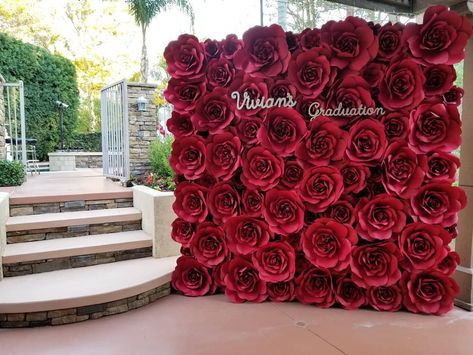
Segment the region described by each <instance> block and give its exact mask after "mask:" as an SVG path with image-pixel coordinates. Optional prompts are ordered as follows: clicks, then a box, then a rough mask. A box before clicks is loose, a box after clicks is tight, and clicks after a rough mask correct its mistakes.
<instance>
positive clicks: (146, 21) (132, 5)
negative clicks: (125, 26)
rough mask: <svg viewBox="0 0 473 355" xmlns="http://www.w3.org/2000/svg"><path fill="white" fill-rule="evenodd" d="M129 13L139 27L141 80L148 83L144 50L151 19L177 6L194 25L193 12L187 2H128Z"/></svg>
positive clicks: (146, 58)
mask: <svg viewBox="0 0 473 355" xmlns="http://www.w3.org/2000/svg"><path fill="white" fill-rule="evenodd" d="M128 3H129V9H130V13H131V14H132V15H133V17H134V18H135V21H136V23H137V24H138V26H140V27H141V34H142V43H143V44H142V47H141V63H140V67H141V68H140V72H141V80H142V81H143V82H145V83H147V82H148V72H149V61H148V53H147V49H146V31H147V30H148V27H149V25H150V24H151V21H152V20H153V18H154V17H155V16H156V15H157V14H159V13H160V12H162V11H165V10H166V9H167V8H169V7H170V6H177V7H178V8H180V9H181V10H182V11H184V12H185V13H187V14H188V15H190V17H191V21H192V23H194V11H193V10H192V6H191V4H190V1H189V0H129V2H128Z"/></svg>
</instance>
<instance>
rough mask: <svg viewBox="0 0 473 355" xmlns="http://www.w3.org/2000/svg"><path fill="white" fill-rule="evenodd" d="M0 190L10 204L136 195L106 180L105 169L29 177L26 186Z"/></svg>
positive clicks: (1, 188) (24, 184)
mask: <svg viewBox="0 0 473 355" xmlns="http://www.w3.org/2000/svg"><path fill="white" fill-rule="evenodd" d="M0 191H3V192H9V193H10V204H20V203H21V204H28V203H35V202H42V203H45V202H57V201H68V200H69V201H73V200H75V199H77V197H78V196H79V195H88V198H89V199H95V198H97V199H107V198H108V196H114V198H117V194H118V195H119V197H122V198H126V197H131V196H132V191H131V189H130V188H126V187H123V186H121V185H120V184H119V183H116V182H113V181H111V180H109V179H106V178H105V177H103V176H102V169H83V170H77V171H66V172H49V173H41V175H33V176H31V175H28V177H27V180H26V182H25V183H23V185H21V186H16V187H0ZM122 195H123V196H122Z"/></svg>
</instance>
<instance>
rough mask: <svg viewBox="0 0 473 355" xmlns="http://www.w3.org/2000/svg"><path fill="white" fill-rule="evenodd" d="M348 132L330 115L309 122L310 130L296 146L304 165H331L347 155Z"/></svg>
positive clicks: (298, 157)
mask: <svg viewBox="0 0 473 355" xmlns="http://www.w3.org/2000/svg"><path fill="white" fill-rule="evenodd" d="M347 136H348V134H347V133H346V132H345V131H342V130H341V129H340V128H339V127H338V125H337V124H336V123H334V122H333V120H331V119H330V118H328V117H318V118H317V119H316V120H313V121H311V122H310V124H309V132H307V134H306V135H305V136H304V138H303V140H302V141H301V143H299V145H298V146H297V147H296V157H297V159H298V160H299V161H300V162H301V164H302V166H304V167H305V168H309V167H312V166H314V165H315V166H320V165H330V162H331V161H338V160H341V159H342V158H343V156H344V155H345V149H346V145H347Z"/></svg>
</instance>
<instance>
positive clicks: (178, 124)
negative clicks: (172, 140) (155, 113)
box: [166, 111, 195, 138]
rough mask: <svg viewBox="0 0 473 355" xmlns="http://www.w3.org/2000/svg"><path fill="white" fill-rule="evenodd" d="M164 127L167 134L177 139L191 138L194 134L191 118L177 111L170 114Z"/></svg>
mask: <svg viewBox="0 0 473 355" xmlns="http://www.w3.org/2000/svg"><path fill="white" fill-rule="evenodd" d="M166 125H167V127H168V130H169V132H171V133H172V134H173V135H174V137H177V138H179V137H185V136H191V135H193V134H194V133H195V130H194V126H193V125H192V120H191V117H190V116H189V115H187V114H180V113H178V112H177V111H173V112H172V115H171V117H170V118H169V119H168V120H167V121H166Z"/></svg>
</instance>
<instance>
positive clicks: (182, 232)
mask: <svg viewBox="0 0 473 355" xmlns="http://www.w3.org/2000/svg"><path fill="white" fill-rule="evenodd" d="M171 227H172V230H171V238H172V239H173V240H174V241H176V242H178V243H181V244H182V245H183V246H185V247H188V246H189V245H190V243H191V241H192V238H193V237H194V235H195V228H194V225H193V224H192V223H189V222H186V221H185V220H183V219H182V218H176V219H175V220H174V221H173V222H172V224H171Z"/></svg>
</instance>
